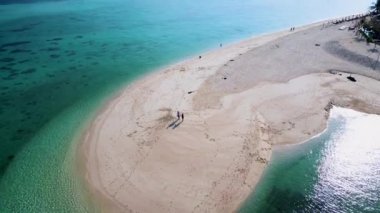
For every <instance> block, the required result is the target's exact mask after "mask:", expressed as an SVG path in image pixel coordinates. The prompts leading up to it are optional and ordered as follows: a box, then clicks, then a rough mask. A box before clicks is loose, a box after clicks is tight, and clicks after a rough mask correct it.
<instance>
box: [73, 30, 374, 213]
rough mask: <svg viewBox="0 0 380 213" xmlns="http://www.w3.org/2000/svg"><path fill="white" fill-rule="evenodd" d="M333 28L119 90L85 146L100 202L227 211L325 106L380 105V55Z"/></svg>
mask: <svg viewBox="0 0 380 213" xmlns="http://www.w3.org/2000/svg"><path fill="white" fill-rule="evenodd" d="M344 24H346V25H347V24H352V23H344ZM339 27H340V25H333V26H328V27H323V25H322V23H318V24H313V25H309V26H305V27H301V28H297V29H296V30H295V31H292V32H287V31H283V32H278V33H274V34H270V35H264V36H259V37H256V38H252V39H248V40H246V41H243V42H240V43H236V44H232V45H230V46H226V47H223V48H220V49H218V50H214V51H211V52H208V53H206V54H203V55H202V57H201V58H200V57H195V58H193V59H189V60H186V61H184V62H181V63H178V64H175V65H173V66H171V67H168V68H166V69H164V70H161V71H158V72H155V73H153V74H151V75H149V76H146V77H144V78H142V79H140V80H138V81H136V82H135V83H133V84H132V85H130V86H128V87H127V88H126V89H125V90H123V91H121V92H120V94H119V95H118V96H117V97H115V98H113V99H112V100H111V101H109V103H107V105H106V106H105V107H104V108H103V110H102V111H101V112H99V114H98V115H97V117H96V118H95V119H94V120H93V122H92V123H91V125H90V126H89V128H88V130H87V131H86V133H85V135H84V136H83V143H81V147H80V148H81V151H80V155H81V156H83V158H82V159H81V160H82V161H83V162H84V163H85V168H86V172H85V178H86V181H87V182H88V185H89V188H90V189H91V191H92V192H93V195H94V196H95V198H96V199H98V200H99V203H100V204H101V206H102V208H103V209H104V210H105V211H107V212H128V211H129V212H232V211H234V210H236V209H238V207H239V205H241V203H242V202H243V201H244V200H245V199H246V198H247V196H248V195H249V194H250V193H251V192H252V190H253V189H254V187H255V185H256V184H257V182H258V180H259V178H260V177H261V174H262V172H263V170H264V168H265V167H266V165H267V163H268V161H269V160H270V156H271V150H272V146H273V145H276V144H290V143H300V142H303V141H305V140H307V139H308V138H310V137H312V136H314V135H316V134H318V133H320V132H321V131H323V129H324V128H325V126H326V120H327V118H328V115H329V109H330V108H331V106H332V104H334V105H337V106H342V107H348V108H353V109H355V110H359V111H363V112H369V113H377V114H380V86H379V82H378V80H377V79H380V75H379V70H380V66H379V68H378V67H377V65H376V64H375V62H376V59H377V57H378V53H377V52H376V51H371V50H372V49H373V48H374V47H373V46H371V45H366V43H365V42H363V41H361V40H360V39H357V38H356V37H355V36H354V34H353V32H351V31H342V30H338V29H339ZM349 73H353V74H352V77H354V78H355V80H356V82H353V81H350V80H349V79H347V77H348V76H349V75H350V74H349ZM177 111H180V112H182V113H184V120H181V119H179V120H178V119H177V116H176V114H177Z"/></svg>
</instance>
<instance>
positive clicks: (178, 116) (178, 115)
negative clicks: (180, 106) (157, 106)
mask: <svg viewBox="0 0 380 213" xmlns="http://www.w3.org/2000/svg"><path fill="white" fill-rule="evenodd" d="M179 118H180V114H179V111H177V119H178V120H179Z"/></svg>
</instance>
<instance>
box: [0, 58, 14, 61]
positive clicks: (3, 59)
mask: <svg viewBox="0 0 380 213" xmlns="http://www.w3.org/2000/svg"><path fill="white" fill-rule="evenodd" d="M14 60H15V59H14V58H1V59H0V62H12V61H14Z"/></svg>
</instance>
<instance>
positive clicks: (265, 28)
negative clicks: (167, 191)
mask: <svg viewBox="0 0 380 213" xmlns="http://www.w3.org/2000/svg"><path fill="white" fill-rule="evenodd" d="M370 2H371V1H369V0H361V1H357V0H350V1H345V0H333V1H330V0H322V1H321V0H319V1H317V0H309V1H299V0H284V1H275V0H267V1H261V0H239V1H236V0H209V1H200V0H181V1H179V0H177V1H175V0H166V1H164V0H107V1H106V0H67V1H40V2H36V1H34V0H33V1H23V0H21V1H4V0H3V1H0V14H1V16H0V143H1V144H0V145H1V149H0V211H1V212H3V211H21V210H24V211H28V212H30V211H41V210H44V211H52V210H53V209H54V210H57V211H60V210H63V209H65V210H67V209H71V210H72V211H79V210H86V209H87V210H88V208H89V206H91V205H90V204H89V205H87V204H88V202H87V201H88V200H87V197H86V196H84V194H85V193H83V189H82V187H80V186H81V184H80V180H78V178H76V177H75V175H73V171H74V169H75V168H74V166H73V164H74V163H73V162H74V160H75V156H74V154H73V152H74V151H73V150H75V143H73V141H76V137H77V136H78V134H79V133H80V131H81V130H82V128H83V127H84V126H85V125H86V122H87V121H88V119H89V118H90V117H91V116H92V115H93V114H94V112H96V110H98V109H99V107H100V106H101V104H102V103H104V101H106V100H107V99H108V98H109V97H111V96H112V94H114V93H115V91H117V90H118V89H120V88H121V87H122V86H125V85H126V84H128V83H129V82H131V81H133V80H135V79H136V78H138V77H140V76H142V75H144V74H146V73H148V72H150V71H152V70H155V69H157V68H159V67H162V66H165V65H168V64H170V63H173V62H176V61H178V60H181V59H184V58H186V57H189V56H191V55H195V54H197V53H200V52H202V51H205V50H208V49H212V48H215V47H217V46H218V45H219V43H229V42H233V41H237V40H239V39H243V38H247V37H250V36H254V35H258V34H262V33H268V32H273V31H278V30H280V29H288V28H289V27H290V26H297V25H302V24H307V23H310V22H314V21H318V20H321V19H327V18H331V17H336V16H344V15H351V14H353V13H359V12H365V11H366V10H367V8H368V5H369V4H370ZM9 3H10V4H9ZM1 4H3V5H1Z"/></svg>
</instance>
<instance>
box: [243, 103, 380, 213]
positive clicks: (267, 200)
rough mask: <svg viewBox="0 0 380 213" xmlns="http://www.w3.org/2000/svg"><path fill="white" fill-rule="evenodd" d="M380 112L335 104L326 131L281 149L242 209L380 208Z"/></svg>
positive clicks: (378, 210) (358, 210)
mask: <svg viewBox="0 0 380 213" xmlns="http://www.w3.org/2000/svg"><path fill="white" fill-rule="evenodd" d="M379 129H380V116H379V115H370V114H365V113H361V112H357V111H353V110H350V109H344V108H338V107H334V108H333V110H332V113H331V117H330V118H329V122H328V128H327V130H326V131H324V132H323V133H321V134H320V135H319V136H316V137H314V138H312V139H310V140H309V141H308V142H306V143H303V144H299V145H291V146H287V147H281V148H278V149H275V151H274V152H273V157H272V160H271V162H270V164H269V166H268V167H267V169H266V171H265V173H264V175H263V176H262V178H261V180H260V182H259V184H258V185H257V187H256V189H255V192H254V193H253V194H252V195H251V197H250V198H249V199H248V200H247V201H246V202H245V204H244V205H243V207H242V208H241V210H240V212H242V213H245V212H380V164H379V162H380V139H379V137H378V131H379Z"/></svg>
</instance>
